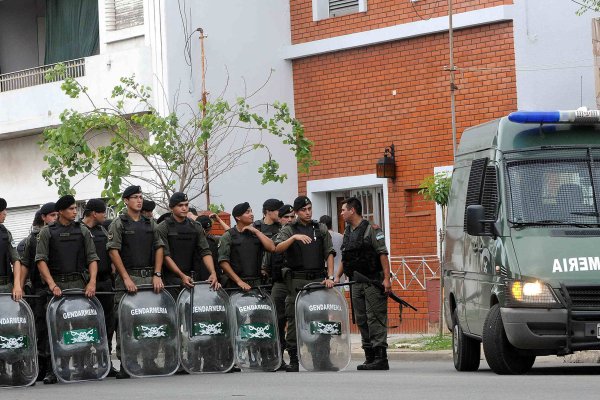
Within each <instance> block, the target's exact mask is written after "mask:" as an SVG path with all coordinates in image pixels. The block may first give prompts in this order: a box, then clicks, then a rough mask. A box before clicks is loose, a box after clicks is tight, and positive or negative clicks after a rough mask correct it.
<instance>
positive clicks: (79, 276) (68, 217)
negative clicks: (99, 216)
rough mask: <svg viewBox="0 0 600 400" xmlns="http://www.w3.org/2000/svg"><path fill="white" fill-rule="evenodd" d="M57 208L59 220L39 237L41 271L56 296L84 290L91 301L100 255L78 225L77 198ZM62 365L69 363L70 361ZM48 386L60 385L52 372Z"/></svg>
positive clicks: (63, 199)
mask: <svg viewBox="0 0 600 400" xmlns="http://www.w3.org/2000/svg"><path fill="white" fill-rule="evenodd" d="M55 208H56V211H58V219H57V220H56V222H53V223H50V224H48V225H46V226H44V227H43V228H42V229H41V230H40V233H39V235H38V241H37V246H36V252H35V262H36V263H37V268H38V270H39V272H40V275H41V276H42V279H43V281H44V282H45V284H46V286H47V288H48V289H49V290H50V293H51V294H52V295H53V296H62V290H63V289H84V290H85V295H86V296H87V297H93V296H94V295H95V293H96V276H97V272H98V264H97V261H98V255H97V254H96V247H95V246H94V241H93V239H92V234H91V233H90V231H89V229H88V228H87V227H86V226H85V225H83V224H81V223H80V222H79V221H75V219H76V218H77V205H76V203H75V198H74V197H73V196H71V195H66V196H63V197H61V198H60V199H58V201H57V202H56V205H55ZM86 272H87V273H88V274H89V280H88V281H87V282H86V279H85V278H84V273H86ZM61 361H64V362H68V360H66V359H65V360H61ZM74 362H76V363H81V362H82V361H81V360H74ZM64 367H66V365H63V368H64ZM80 367H81V368H83V367H84V365H80ZM44 383H45V384H54V383H56V376H55V375H54V372H52V370H51V368H50V369H49V371H48V372H47V374H46V377H45V378H44Z"/></svg>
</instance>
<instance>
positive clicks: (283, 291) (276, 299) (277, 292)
mask: <svg viewBox="0 0 600 400" xmlns="http://www.w3.org/2000/svg"><path fill="white" fill-rule="evenodd" d="M277 217H278V219H279V224H280V225H281V226H282V227H283V226H285V225H287V224H288V223H290V222H292V221H293V219H294V218H295V217H296V214H295V213H294V208H293V207H292V206H291V205H289V204H285V205H283V206H281V207H280V208H279V210H277ZM273 239H275V238H273ZM263 265H264V266H266V267H265V268H266V270H267V273H268V275H269V276H270V277H271V282H272V284H273V287H272V288H271V297H272V298H273V303H274V304H275V312H276V314H277V328H278V331H279V343H280V344H281V353H282V355H283V352H284V351H285V349H286V341H285V325H286V323H287V317H286V314H285V302H286V299H287V298H288V297H289V296H290V293H289V292H288V287H287V285H286V283H285V281H284V280H283V274H282V271H283V268H285V266H286V261H285V254H284V253H265V255H264V259H263ZM294 298H295V297H294ZM288 301H289V300H288ZM286 369H287V364H286V363H285V362H284V361H283V357H282V362H281V366H280V367H279V369H278V371H283V370H286Z"/></svg>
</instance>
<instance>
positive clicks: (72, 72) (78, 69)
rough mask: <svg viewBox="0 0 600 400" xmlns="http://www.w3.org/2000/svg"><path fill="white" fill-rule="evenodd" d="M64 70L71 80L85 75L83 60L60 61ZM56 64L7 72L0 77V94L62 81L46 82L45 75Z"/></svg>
mask: <svg viewBox="0 0 600 400" xmlns="http://www.w3.org/2000/svg"><path fill="white" fill-rule="evenodd" d="M61 64H63V65H64V66H65V68H66V71H65V73H66V75H67V76H70V77H72V78H79V77H81V76H84V75H85V59H83V58H78V59H76V60H70V61H62V62H61ZM55 65H56V64H49V65H42V66H39V67H35V68H29V69H24V70H22V71H16V72H9V73H6V74H1V75H0V92H7V91H9V90H17V89H23V88H26V87H30V86H37V85H43V84H44V83H49V82H55V81H59V80H62V79H59V78H57V79H54V80H46V76H45V75H46V73H47V72H48V71H49V70H50V69H52V68H53V67H54V66H55Z"/></svg>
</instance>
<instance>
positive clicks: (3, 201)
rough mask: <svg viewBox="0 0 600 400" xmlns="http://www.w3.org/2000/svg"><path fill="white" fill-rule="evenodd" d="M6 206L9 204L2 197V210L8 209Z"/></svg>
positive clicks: (0, 207)
mask: <svg viewBox="0 0 600 400" xmlns="http://www.w3.org/2000/svg"><path fill="white" fill-rule="evenodd" d="M6 206H7V204H6V200H4V199H2V198H0V212H2V211H4V210H6Z"/></svg>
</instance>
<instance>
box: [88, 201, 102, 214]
mask: <svg viewBox="0 0 600 400" xmlns="http://www.w3.org/2000/svg"><path fill="white" fill-rule="evenodd" d="M84 210H85V211H94V212H97V213H103V212H106V204H105V203H104V201H102V199H89V200H88V202H87V203H85V209H84Z"/></svg>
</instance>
